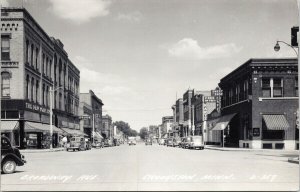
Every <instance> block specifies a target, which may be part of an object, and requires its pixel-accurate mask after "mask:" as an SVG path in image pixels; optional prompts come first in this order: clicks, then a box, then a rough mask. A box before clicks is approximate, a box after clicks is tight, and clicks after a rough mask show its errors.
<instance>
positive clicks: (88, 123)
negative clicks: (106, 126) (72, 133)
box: [80, 90, 104, 140]
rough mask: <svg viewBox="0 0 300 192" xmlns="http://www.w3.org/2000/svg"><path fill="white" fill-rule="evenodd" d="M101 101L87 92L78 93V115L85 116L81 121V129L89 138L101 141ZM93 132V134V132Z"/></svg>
mask: <svg viewBox="0 0 300 192" xmlns="http://www.w3.org/2000/svg"><path fill="white" fill-rule="evenodd" d="M103 105H104V104H103V102H102V100H101V99H100V98H99V97H97V95H96V94H95V93H94V92H93V91H92V90H89V92H88V93H80V114H81V115H82V116H85V117H83V118H82V120H81V129H82V130H83V131H84V133H85V134H87V135H88V137H89V138H91V139H92V137H93V136H94V137H95V139H98V140H99V139H102V136H101V133H102V132H101V130H102V106H103ZM93 130H94V132H93Z"/></svg>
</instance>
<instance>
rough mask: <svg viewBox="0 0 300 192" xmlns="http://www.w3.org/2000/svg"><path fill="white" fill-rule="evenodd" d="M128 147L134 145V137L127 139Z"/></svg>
mask: <svg viewBox="0 0 300 192" xmlns="http://www.w3.org/2000/svg"><path fill="white" fill-rule="evenodd" d="M128 145H136V137H128Z"/></svg>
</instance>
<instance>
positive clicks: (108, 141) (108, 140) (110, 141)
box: [104, 139, 113, 147]
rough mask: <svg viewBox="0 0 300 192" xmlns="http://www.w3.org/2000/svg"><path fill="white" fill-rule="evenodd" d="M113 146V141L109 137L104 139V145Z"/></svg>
mask: <svg viewBox="0 0 300 192" xmlns="http://www.w3.org/2000/svg"><path fill="white" fill-rule="evenodd" d="M112 146H113V142H112V140H110V139H105V140H104V147H112Z"/></svg>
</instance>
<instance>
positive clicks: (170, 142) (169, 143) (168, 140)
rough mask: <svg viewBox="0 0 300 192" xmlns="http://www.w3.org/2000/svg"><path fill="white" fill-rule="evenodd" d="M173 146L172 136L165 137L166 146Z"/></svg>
mask: <svg viewBox="0 0 300 192" xmlns="http://www.w3.org/2000/svg"><path fill="white" fill-rule="evenodd" d="M169 146H170V147H173V138H169V139H167V147H169Z"/></svg>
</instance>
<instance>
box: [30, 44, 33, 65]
mask: <svg viewBox="0 0 300 192" xmlns="http://www.w3.org/2000/svg"><path fill="white" fill-rule="evenodd" d="M33 49H34V48H33V44H31V50H30V54H31V56H30V63H31V65H32V66H33Z"/></svg>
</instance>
